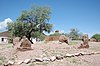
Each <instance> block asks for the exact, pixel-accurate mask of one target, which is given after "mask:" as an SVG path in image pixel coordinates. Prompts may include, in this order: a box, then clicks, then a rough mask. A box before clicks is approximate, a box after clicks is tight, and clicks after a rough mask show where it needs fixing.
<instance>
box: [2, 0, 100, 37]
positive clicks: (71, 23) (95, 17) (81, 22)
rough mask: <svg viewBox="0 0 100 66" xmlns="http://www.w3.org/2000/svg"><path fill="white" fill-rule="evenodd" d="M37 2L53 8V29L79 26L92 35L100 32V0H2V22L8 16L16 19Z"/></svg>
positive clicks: (81, 29) (64, 29) (51, 21)
mask: <svg viewBox="0 0 100 66" xmlns="http://www.w3.org/2000/svg"><path fill="white" fill-rule="evenodd" d="M35 4H36V5H40V6H49V7H50V8H51V11H52V14H51V19H50V21H49V22H50V23H53V24H54V27H53V30H60V31H62V32H65V33H68V32H69V31H70V29H71V28H78V29H79V31H80V32H82V33H87V34H89V36H90V37H91V36H92V35H93V34H95V33H100V0H0V23H3V22H4V21H5V19H8V18H10V19H11V20H12V21H15V20H16V19H17V18H18V16H20V14H21V11H22V10H28V9H30V8H31V7H32V5H35ZM0 27H3V26H2V25H1V26H0ZM4 30H5V29H0V32H1V31H4Z"/></svg>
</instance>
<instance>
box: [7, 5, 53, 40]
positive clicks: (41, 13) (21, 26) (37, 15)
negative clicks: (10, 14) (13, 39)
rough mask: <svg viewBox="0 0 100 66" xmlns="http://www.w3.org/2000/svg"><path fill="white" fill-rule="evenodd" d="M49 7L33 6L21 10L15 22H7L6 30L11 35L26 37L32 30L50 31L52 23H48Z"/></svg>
mask: <svg viewBox="0 0 100 66" xmlns="http://www.w3.org/2000/svg"><path fill="white" fill-rule="evenodd" d="M50 14H51V11H50V8H49V7H41V6H33V7H32V8H31V9H30V10H24V11H22V14H21V15H20V16H19V17H18V19H17V20H16V22H13V23H8V30H9V31H11V33H12V36H18V37H22V36H24V35H25V36H26V37H28V39H30V37H31V36H32V33H33V32H39V33H41V34H42V33H43V31H45V32H48V33H49V32H51V30H52V27H53V25H52V24H50V23H48V21H49V19H50Z"/></svg>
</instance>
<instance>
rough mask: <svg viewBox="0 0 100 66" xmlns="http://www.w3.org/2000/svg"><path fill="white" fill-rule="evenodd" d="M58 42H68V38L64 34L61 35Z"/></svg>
mask: <svg viewBox="0 0 100 66" xmlns="http://www.w3.org/2000/svg"><path fill="white" fill-rule="evenodd" d="M59 42H65V43H68V38H67V37H66V36H65V35H61V36H60V37H59Z"/></svg>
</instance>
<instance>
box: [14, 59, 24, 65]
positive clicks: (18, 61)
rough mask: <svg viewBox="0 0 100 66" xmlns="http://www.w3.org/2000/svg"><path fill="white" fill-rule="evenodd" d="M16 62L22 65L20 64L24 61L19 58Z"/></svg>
mask: <svg viewBox="0 0 100 66" xmlns="http://www.w3.org/2000/svg"><path fill="white" fill-rule="evenodd" d="M15 62H16V64H18V65H20V64H22V63H23V60H17V61H15Z"/></svg>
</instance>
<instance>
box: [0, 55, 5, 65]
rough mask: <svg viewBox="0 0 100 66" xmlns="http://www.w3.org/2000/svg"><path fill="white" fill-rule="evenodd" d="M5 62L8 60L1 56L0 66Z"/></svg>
mask: <svg viewBox="0 0 100 66" xmlns="http://www.w3.org/2000/svg"><path fill="white" fill-rule="evenodd" d="M5 61H6V58H5V57H4V56H1V55H0V65H2V64H3V63H4V62H5Z"/></svg>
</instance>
